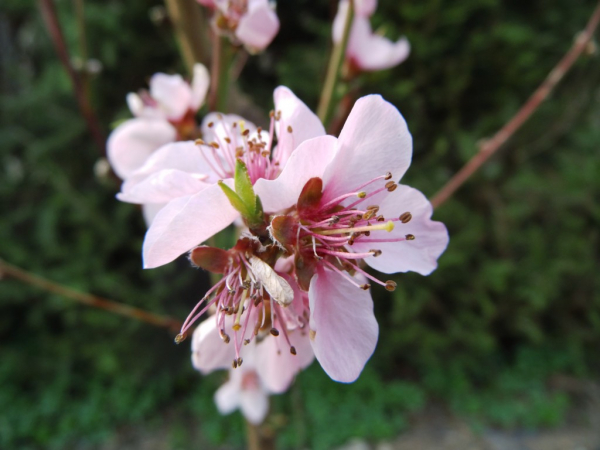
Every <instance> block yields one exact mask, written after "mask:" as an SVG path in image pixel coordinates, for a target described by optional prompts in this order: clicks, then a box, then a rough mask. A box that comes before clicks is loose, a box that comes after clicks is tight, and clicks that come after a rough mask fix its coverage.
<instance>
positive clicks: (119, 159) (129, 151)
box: [106, 118, 177, 179]
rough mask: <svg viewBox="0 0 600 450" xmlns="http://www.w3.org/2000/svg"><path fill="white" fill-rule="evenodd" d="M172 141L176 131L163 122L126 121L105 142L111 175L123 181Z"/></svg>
mask: <svg viewBox="0 0 600 450" xmlns="http://www.w3.org/2000/svg"><path fill="white" fill-rule="evenodd" d="M176 138H177V131H176V130H175V128H174V127H173V126H172V125H171V124H169V122H167V121H164V120H158V119H145V118H137V119H131V120H127V121H125V122H124V123H122V124H121V125H119V126H118V127H117V128H116V129H115V130H114V131H113V132H112V133H111V135H110V137H109V138H108V142H107V144H106V146H107V155H108V160H109V162H110V165H111V166H112V168H113V170H114V171H115V173H116V174H117V175H118V176H119V177H120V178H122V179H126V178H127V177H129V176H130V175H131V174H133V172H135V171H136V170H137V169H139V168H140V167H141V166H142V165H143V164H144V162H145V161H146V159H147V158H148V157H149V156H150V154H152V152H154V151H155V150H156V149H158V148H159V147H161V146H162V145H164V144H167V143H169V142H173V141H174V140H175V139H176Z"/></svg>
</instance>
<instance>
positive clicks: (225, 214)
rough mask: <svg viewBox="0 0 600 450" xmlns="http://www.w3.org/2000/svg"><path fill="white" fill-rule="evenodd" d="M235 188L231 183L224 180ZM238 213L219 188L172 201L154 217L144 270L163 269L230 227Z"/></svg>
mask: <svg viewBox="0 0 600 450" xmlns="http://www.w3.org/2000/svg"><path fill="white" fill-rule="evenodd" d="M225 182H226V183H227V185H228V186H230V187H232V186H233V181H232V180H225ZM238 215H239V213H238V212H237V211H236V210H235V209H234V208H233V206H231V204H230V203H229V200H228V199H227V197H226V196H225V194H224V193H223V191H222V190H221V188H220V187H219V185H216V184H215V185H212V186H210V187H208V188H206V189H204V190H202V191H200V192H198V193H197V194H194V195H191V196H186V197H180V198H177V199H175V200H172V201H171V202H169V203H168V204H167V206H165V207H164V208H163V209H161V210H160V212H159V213H158V214H157V215H156V217H155V218H154V221H153V222H152V225H151V226H150V228H149V229H148V231H147V232H146V238H145V240H144V248H143V257H144V268H146V269H152V268H154V267H158V266H162V265H163V264H167V263H169V262H171V261H173V260H174V259H175V258H177V257H178V256H179V255H181V254H183V253H185V252H187V251H188V250H190V249H191V248H192V247H194V246H196V245H198V244H201V243H202V242H204V241H205V240H206V239H208V238H210V237H211V236H213V235H214V234H216V233H218V232H219V231H221V230H222V229H224V228H225V227H227V226H228V225H230V224H231V223H232V222H233V221H234V220H235V218H236V217H237V216H238Z"/></svg>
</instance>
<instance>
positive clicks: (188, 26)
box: [164, 0, 207, 75]
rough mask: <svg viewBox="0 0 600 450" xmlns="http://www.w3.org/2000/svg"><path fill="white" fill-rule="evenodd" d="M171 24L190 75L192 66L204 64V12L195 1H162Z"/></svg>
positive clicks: (205, 40)
mask: <svg viewBox="0 0 600 450" xmlns="http://www.w3.org/2000/svg"><path fill="white" fill-rule="evenodd" d="M164 1H165V4H166V6H167V11H168V13H169V18H170V19H171V23H172V24H173V29H174V31H175V37H176V38H177V42H178V44H179V50H180V52H181V56H182V58H183V61H184V63H185V65H186V67H187V69H188V72H189V74H190V75H192V74H193V73H194V64H195V63H197V62H201V63H206V62H207V61H206V55H205V51H204V49H205V48H206V47H207V37H206V27H207V24H206V21H205V20H204V12H203V10H202V8H201V6H200V5H199V4H198V2H196V0H164Z"/></svg>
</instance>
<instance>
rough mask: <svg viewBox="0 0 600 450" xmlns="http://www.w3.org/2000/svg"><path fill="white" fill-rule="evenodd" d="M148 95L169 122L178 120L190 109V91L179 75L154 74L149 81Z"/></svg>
mask: <svg viewBox="0 0 600 450" xmlns="http://www.w3.org/2000/svg"><path fill="white" fill-rule="evenodd" d="M150 95H151V96H152V98H153V99H154V100H156V101H157V102H158V103H159V107H160V109H161V110H162V111H164V112H165V114H166V116H167V117H168V118H169V120H179V119H181V118H182V117H183V116H184V115H185V113H186V112H187V111H188V109H190V105H191V103H192V90H191V89H190V85H189V84H187V83H186V82H185V81H184V80H183V78H182V77H181V75H167V74H164V73H156V74H154V75H152V78H151V79H150Z"/></svg>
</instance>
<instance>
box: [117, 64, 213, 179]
mask: <svg viewBox="0 0 600 450" xmlns="http://www.w3.org/2000/svg"><path fill="white" fill-rule="evenodd" d="M208 85H209V75H208V71H207V70H206V67H204V66H203V65H202V64H196V65H195V66H194V77H193V80H192V83H191V85H190V84H188V83H187V82H186V81H184V80H183V78H182V77H181V75H167V74H164V73H157V74H155V75H153V76H152V78H151V79H150V86H149V87H150V89H149V91H141V92H140V93H139V94H135V93H130V94H128V95H127V104H128V105H129V109H130V110H131V113H132V114H133V115H134V116H135V118H133V119H130V120H126V121H125V122H123V123H122V124H120V125H119V126H118V127H117V128H116V129H115V130H114V131H113V132H112V133H111V135H110V136H109V138H108V142H107V155H108V160H109V162H110V164H111V166H112V167H113V170H114V171H115V173H116V174H117V175H118V176H119V177H120V178H122V179H124V180H125V179H127V178H129V177H130V176H131V175H132V174H133V173H134V172H135V171H136V170H137V169H139V168H140V167H142V165H143V164H144V163H145V161H146V159H147V158H148V157H149V156H150V155H151V154H152V153H153V152H154V151H155V150H156V149H158V148H159V147H161V146H162V145H165V144H168V143H170V142H175V141H177V140H185V139H193V138H195V137H197V129H196V120H195V115H196V112H197V111H198V109H200V107H201V106H202V104H203V103H204V99H205V97H206V92H207V90H208Z"/></svg>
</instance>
